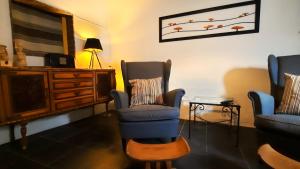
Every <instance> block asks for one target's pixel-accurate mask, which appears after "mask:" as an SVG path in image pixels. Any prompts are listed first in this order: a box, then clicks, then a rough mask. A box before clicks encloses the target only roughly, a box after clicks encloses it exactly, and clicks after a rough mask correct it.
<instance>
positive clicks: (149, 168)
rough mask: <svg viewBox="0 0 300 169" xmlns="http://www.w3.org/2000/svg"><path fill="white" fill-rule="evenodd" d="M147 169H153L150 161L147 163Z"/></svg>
mask: <svg viewBox="0 0 300 169" xmlns="http://www.w3.org/2000/svg"><path fill="white" fill-rule="evenodd" d="M145 169H151V164H150V161H146V166H145Z"/></svg>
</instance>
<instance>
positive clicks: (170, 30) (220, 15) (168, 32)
mask: <svg viewBox="0 0 300 169" xmlns="http://www.w3.org/2000/svg"><path fill="white" fill-rule="evenodd" d="M259 18H260V0H252V1H246V2H240V3H235V4H229V5H224V6H217V7H213V8H207V9H201V10H196V11H190V12H184V13H179V14H175V15H168V16H163V17H160V18H159V42H169V41H179V40H188V39H198V38H210V37H217V36H229V35H240V34H247V33H257V32H259Z"/></svg>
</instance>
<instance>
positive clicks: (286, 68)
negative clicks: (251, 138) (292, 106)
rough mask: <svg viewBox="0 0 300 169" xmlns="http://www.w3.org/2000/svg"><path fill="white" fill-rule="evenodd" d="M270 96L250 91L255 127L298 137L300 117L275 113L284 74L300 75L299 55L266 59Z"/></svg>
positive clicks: (279, 100) (280, 97)
mask: <svg viewBox="0 0 300 169" xmlns="http://www.w3.org/2000/svg"><path fill="white" fill-rule="evenodd" d="M268 71H269V77H270V82H271V94H267V93H264V92H258V91H250V92H249V93H248V96H249V98H250V100H251V101H252V106H253V112H254V117H255V123H254V124H255V126H256V127H259V128H268V129H276V130H281V131H284V132H286V133H291V134H296V135H300V116H297V115H288V114H281V113H280V112H276V109H277V108H278V106H279V105H280V102H281V99H282V95H283V91H284V73H290V74H295V75H300V55H291V56H279V57H275V56H274V55H270V56H269V57H268Z"/></svg>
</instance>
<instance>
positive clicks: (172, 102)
mask: <svg viewBox="0 0 300 169" xmlns="http://www.w3.org/2000/svg"><path fill="white" fill-rule="evenodd" d="M184 94H185V91H184V90H183V89H175V90H172V91H169V92H167V93H166V94H165V104H166V105H167V106H171V107H178V108H180V104H181V99H182V96H184Z"/></svg>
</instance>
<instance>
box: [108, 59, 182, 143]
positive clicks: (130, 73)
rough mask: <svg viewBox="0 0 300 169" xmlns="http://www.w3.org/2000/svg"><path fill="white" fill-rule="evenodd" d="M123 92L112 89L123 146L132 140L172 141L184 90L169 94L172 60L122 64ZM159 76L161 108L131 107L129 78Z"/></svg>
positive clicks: (147, 106) (152, 106)
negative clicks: (155, 139) (167, 139)
mask: <svg viewBox="0 0 300 169" xmlns="http://www.w3.org/2000/svg"><path fill="white" fill-rule="evenodd" d="M121 68H122V75H123V80H124V90H125V91H124V92H121V91H116V90H112V91H111V95H112V97H113V98H114V101H115V106H116V109H117V112H118V117H119V124H120V130H121V137H122V142H123V146H124V144H125V140H127V139H131V138H172V139H175V138H176V137H177V135H178V124H179V109H180V103H181V99H182V96H183V95H184V94H185V91H184V90H183V89H176V90H172V91H168V86H169V77H170V70H171V61H170V60H168V61H167V62H125V61H123V60H122V61H121ZM156 77H162V86H161V87H162V91H163V95H164V105H138V106H133V107H130V106H129V104H130V98H131V86H130V83H129V80H131V79H150V78H156Z"/></svg>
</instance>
